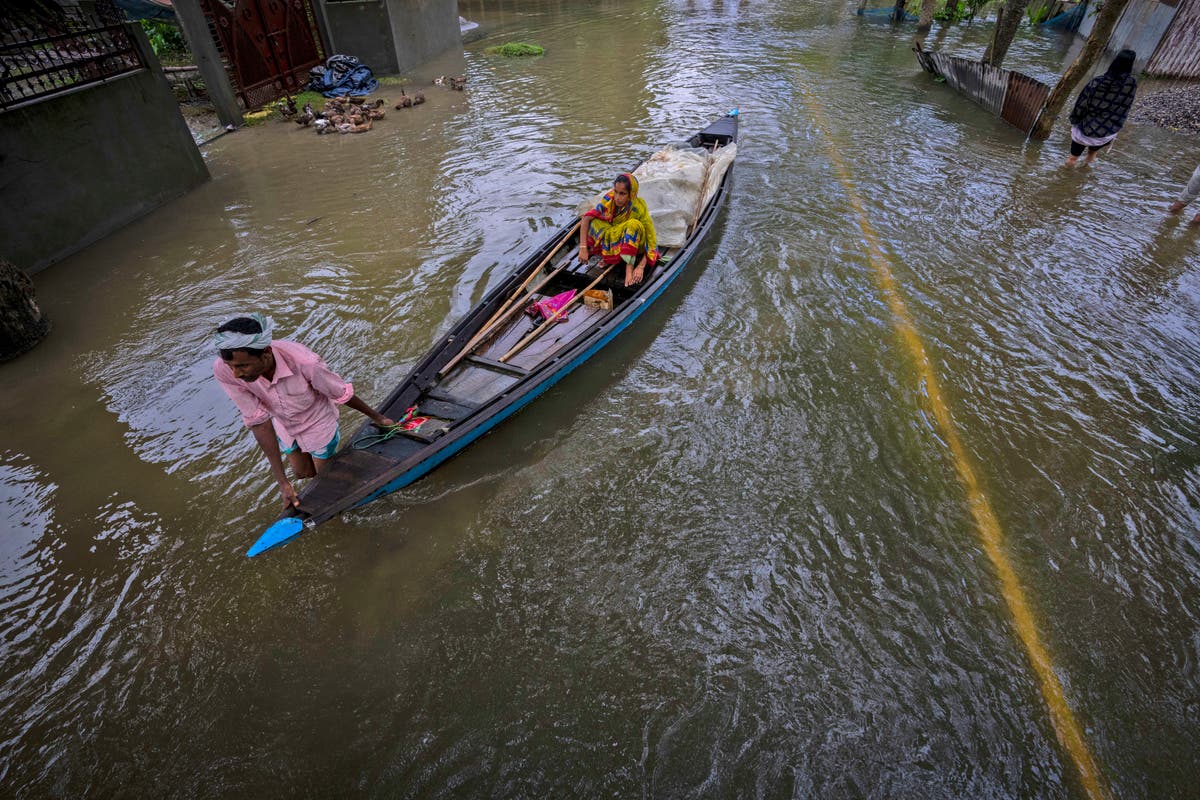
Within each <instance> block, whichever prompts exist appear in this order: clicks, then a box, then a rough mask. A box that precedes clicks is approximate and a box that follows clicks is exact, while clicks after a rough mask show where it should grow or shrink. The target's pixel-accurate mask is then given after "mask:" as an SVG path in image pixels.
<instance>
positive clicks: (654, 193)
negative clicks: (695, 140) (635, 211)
mask: <svg viewBox="0 0 1200 800" xmlns="http://www.w3.org/2000/svg"><path fill="white" fill-rule="evenodd" d="M707 167H708V154H707V153H706V152H705V151H704V150H675V149H674V148H667V149H666V150H660V151H659V152H657V153H655V154H654V155H652V156H650V158H649V159H647V160H646V162H645V163H644V164H642V165H641V166H640V167H638V168H637V169H635V170H634V171H633V174H634V176H635V177H636V178H637V179H638V197H641V198H642V199H643V200H645V201H646V208H647V209H648V210H649V211H650V218H651V219H652V220H654V233H655V234H656V235H657V237H658V246H659V247H660V248H662V247H678V246H680V245H681V244H683V243H684V242H685V241H687V233H688V228H689V227H690V226H691V224H692V221H693V220H694V219H695V218H696V207H697V206H698V205H699V203H700V192H701V190H703V188H704V172H705V170H706V168H707Z"/></svg>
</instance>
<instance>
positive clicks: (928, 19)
mask: <svg viewBox="0 0 1200 800" xmlns="http://www.w3.org/2000/svg"><path fill="white" fill-rule="evenodd" d="M936 5H937V0H921V18H920V19H919V20H917V34H918V35H920V36H924V35H925V34H927V33H929V29H930V28H932V27H933V9H934V6H936Z"/></svg>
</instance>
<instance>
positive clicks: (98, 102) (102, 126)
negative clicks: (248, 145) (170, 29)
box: [0, 30, 208, 272]
mask: <svg viewBox="0 0 1200 800" xmlns="http://www.w3.org/2000/svg"><path fill="white" fill-rule="evenodd" d="M136 33H137V39H136V41H137V42H138V43H139V46H140V47H141V48H143V49H144V50H149V44H148V43H147V42H146V40H145V37H144V36H143V35H142V34H141V31H140V30H138V31H137V32H136ZM147 63H149V64H151V65H153V66H152V68H151V69H143V70H140V71H138V72H134V73H131V74H129V75H122V76H120V77H117V78H113V79H111V80H110V81H109V82H107V83H103V84H99V85H96V86H89V87H84V88H80V89H77V90H74V91H71V92H70V93H67V94H62V95H57V96H55V97H52V98H47V99H45V100H42V101H40V102H37V103H34V104H32V105H29V106H25V107H23V108H17V109H15V110H10V111H3V112H0V243H2V244H0V248H2V251H0V255H2V256H4V257H6V258H8V259H9V260H10V261H12V262H13V263H14V264H16V265H17V266H19V267H21V268H22V269H24V270H26V271H28V272H36V271H37V270H39V269H42V268H44V267H46V266H48V265H50V264H53V263H54V262H56V261H60V260H62V259H63V258H66V257H67V256H69V255H70V254H72V253H74V252H76V251H77V250H80V249H82V248H84V247H86V246H87V245H89V244H91V243H92V242H95V241H96V240H98V239H100V238H102V237H104V236H106V235H108V234H109V233H112V232H113V231H115V230H117V229H118V228H120V227H122V226H124V225H126V224H128V223H130V222H132V221H133V220H135V219H137V218H138V217H140V216H142V215H144V214H146V213H147V212H149V211H151V210H153V209H155V208H158V207H159V206H161V205H163V204H164V203H166V202H168V201H170V200H172V199H174V198H176V197H179V196H180V195H182V194H184V193H185V192H187V191H188V190H189V189H191V188H193V187H195V186H196V185H198V184H200V183H203V182H204V181H205V180H207V179H208V168H207V167H205V165H204V159H203V158H202V157H201V156H200V151H199V150H198V149H197V148H196V144H195V142H194V141H193V140H192V135H191V132H190V131H188V127H187V124H186V123H185V122H184V121H183V117H182V116H181V115H180V113H179V106H178V104H177V103H176V102H175V98H174V96H172V94H171V88H170V86H169V85H168V84H167V81H166V78H164V77H163V75H162V72H161V70H159V68H158V62H157V61H156V60H154V56H153V53H151V54H150V57H149V59H148V60H147Z"/></svg>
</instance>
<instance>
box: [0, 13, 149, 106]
mask: <svg viewBox="0 0 1200 800" xmlns="http://www.w3.org/2000/svg"><path fill="white" fill-rule="evenodd" d="M144 66H145V64H144V63H143V61H142V56H141V53H140V52H139V51H138V49H137V47H136V46H135V44H134V41H133V39H132V37H131V35H130V33H129V31H128V30H127V28H126V27H125V22H124V18H123V16H122V13H121V11H120V9H118V8H117V7H116V6H115V5H113V2H112V0H95V2H92V3H88V4H87V5H86V6H64V5H60V4H59V3H57V2H55V0H19V1H16V2H10V1H8V0H0V111H2V110H4V109H9V108H13V107H15V106H18V105H25V104H26V103H29V102H32V101H35V100H38V99H41V98H43V97H48V96H50V95H54V94H58V93H59V92H63V91H66V90H68V89H73V88H75V87H77V86H86V85H87V84H91V83H100V82H102V81H105V80H107V79H109V78H113V77H115V76H117V75H123V74H125V73H127V72H133V71H135V70H139V69H142V68H143V67H144Z"/></svg>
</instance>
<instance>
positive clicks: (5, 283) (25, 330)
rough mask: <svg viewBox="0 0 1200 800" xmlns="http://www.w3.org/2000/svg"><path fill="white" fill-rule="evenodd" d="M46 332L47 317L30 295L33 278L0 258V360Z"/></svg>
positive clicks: (3, 359)
mask: <svg viewBox="0 0 1200 800" xmlns="http://www.w3.org/2000/svg"><path fill="white" fill-rule="evenodd" d="M49 332H50V320H48V319H46V317H45V316H44V315H43V314H42V312H41V309H39V308H38V307H37V303H36V302H34V299H33V281H31V280H29V276H28V275H26V274H25V273H24V272H22V271H21V270H19V269H17V268H16V267H14V266H13V265H12V264H10V263H9V262H8V261H7V260H5V259H3V258H0V361H8V360H9V359H10V358H16V357H17V356H19V355H21V353H24V352H25V351H26V350H29V349H31V348H33V346H34V345H36V344H37V343H38V342H40V341H41V340H42V339H44V338H45V336H46V334H47V333H49Z"/></svg>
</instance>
